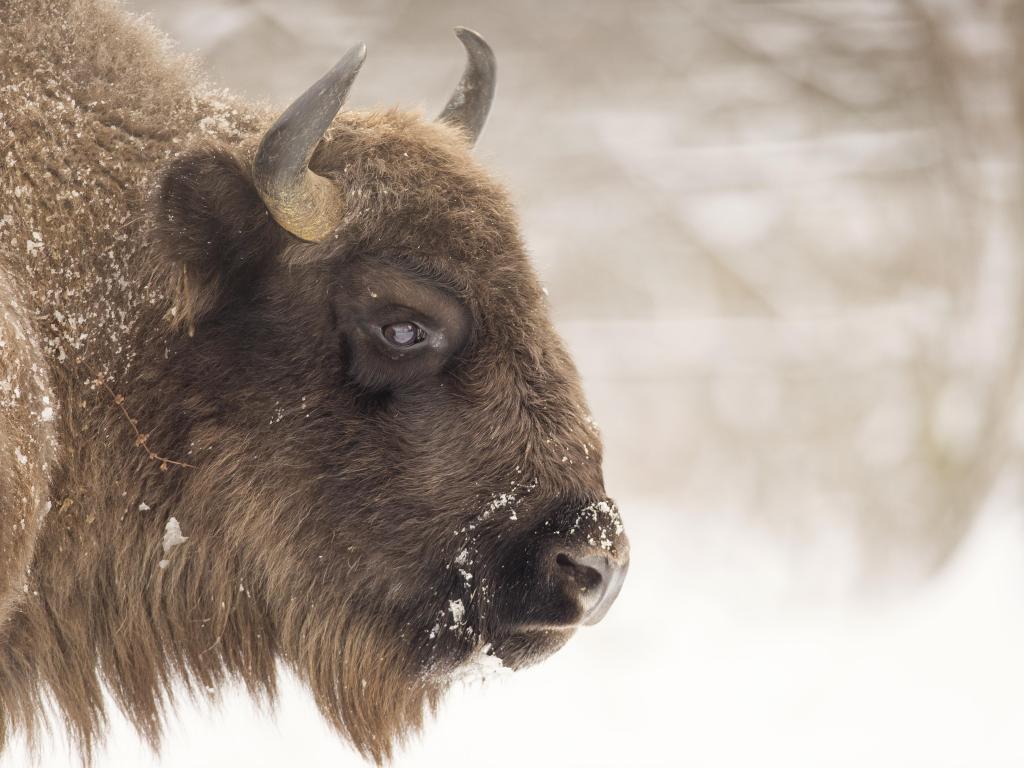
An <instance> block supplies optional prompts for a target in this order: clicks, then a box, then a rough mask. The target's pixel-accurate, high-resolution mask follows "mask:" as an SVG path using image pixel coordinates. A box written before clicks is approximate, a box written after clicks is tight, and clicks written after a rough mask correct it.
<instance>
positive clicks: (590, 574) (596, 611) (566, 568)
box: [555, 552, 629, 624]
mask: <svg viewBox="0 0 1024 768" xmlns="http://www.w3.org/2000/svg"><path fill="white" fill-rule="evenodd" d="M555 564H556V567H557V570H558V574H559V576H560V577H561V578H562V579H563V580H565V581H566V582H567V584H566V586H567V587H568V590H569V592H570V593H571V594H576V595H577V597H578V600H579V603H580V608H581V609H582V611H583V613H582V616H581V617H580V623H581V624H596V623H597V622H599V621H600V620H601V619H603V618H604V615H605V614H606V613H608V609H609V608H611V607H612V603H614V602H615V598H616V597H618V596H619V590H621V589H622V583H623V581H625V579H626V571H627V570H629V561H628V560H626V561H624V562H619V561H617V560H613V559H612V558H610V557H608V556H607V555H605V554H600V553H595V552H586V553H584V554H570V553H568V552H559V553H558V554H557V555H556V556H555Z"/></svg>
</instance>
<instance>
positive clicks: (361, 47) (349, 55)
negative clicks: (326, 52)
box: [338, 40, 366, 67]
mask: <svg viewBox="0 0 1024 768" xmlns="http://www.w3.org/2000/svg"><path fill="white" fill-rule="evenodd" d="M342 61H352V62H353V63H354V64H355V66H356V67H361V66H363V62H364V61H366V43H364V42H363V41H362V40H360V41H359V42H358V43H356V44H355V45H353V46H352V47H351V48H349V49H348V50H347V51H345V55H344V56H342V57H341V61H339V62H338V63H339V64H340V63H341V62H342Z"/></svg>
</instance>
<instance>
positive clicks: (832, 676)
mask: <svg viewBox="0 0 1024 768" xmlns="http://www.w3.org/2000/svg"><path fill="white" fill-rule="evenodd" d="M1016 498H1017V494H1016V493H1014V492H1004V493H1002V494H1000V495H999V497H998V498H996V499H995V500H994V501H992V502H990V503H989V505H988V507H987V509H986V511H985V513H984V515H983V517H982V519H981V520H980V522H979V525H978V527H977V528H976V529H975V530H974V532H973V534H972V535H971V536H970V538H969V539H968V541H967V542H966V544H965V546H964V547H963V548H962V549H961V550H960V551H959V553H958V555H957V556H956V558H955V559H954V560H953V562H951V563H950V565H949V566H948V568H947V569H946V570H945V571H943V572H942V573H941V574H940V575H939V576H938V577H936V578H935V579H934V580H932V581H930V582H928V583H926V584H925V585H924V586H923V587H919V588H917V589H915V590H912V591H908V592H906V593H904V594H902V595H899V596H896V597H893V596H891V595H890V596H889V597H884V598H871V599H869V598H864V597H861V598H858V599H856V600H853V599H841V598H838V597H836V596H835V595H834V594H829V593H830V591H831V590H828V589H824V590H823V589H819V588H818V585H820V584H821V583H826V582H827V581H828V577H829V574H828V570H829V562H830V561H831V560H832V559H833V558H835V559H837V560H839V559H841V558H842V557H843V554H842V552H840V551H835V552H831V553H830V552H828V551H824V550H823V551H819V552H817V553H816V555H815V556H814V557H810V558H808V557H803V556H802V554H801V553H793V552H788V551H785V550H783V549H782V548H781V546H780V545H778V544H777V543H773V541H772V540H771V539H770V538H766V537H765V536H764V535H762V534H759V533H758V532H757V531H756V530H755V529H754V528H752V527H751V526H750V525H738V524H733V523H731V522H726V521H722V520H719V521H717V522H716V521H709V520H706V519H704V520H702V521H701V522H699V523H698V522H695V521H698V520H701V518H698V517H695V516H687V515H685V514H681V513H679V512H677V511H675V510H671V509H666V508H663V507H659V506H653V505H644V504H642V503H633V504H630V503H629V502H628V500H627V502H626V504H625V505H624V506H625V508H626V509H627V510H628V518H627V522H628V525H629V530H630V534H631V537H632V542H633V551H634V555H633V565H632V567H631V571H630V576H629V579H628V580H627V583H626V586H625V588H624V589H623V592H622V595H621V597H620V600H619V602H618V603H617V604H616V605H615V607H614V608H613V610H612V611H611V613H610V614H609V615H608V617H607V618H606V620H605V621H604V622H602V623H601V624H599V625H597V626H595V627H591V628H587V629H585V630H583V631H581V632H580V633H579V635H578V636H577V637H576V638H575V639H574V640H573V641H572V642H571V643H570V645H569V646H567V647H566V648H565V649H564V650H563V651H561V652H560V653H559V654H557V655H556V656H555V657H553V658H552V659H550V660H549V661H548V662H546V663H544V664H543V665H541V666H539V667H537V668H534V669H531V670H527V671H524V672H519V673H515V674H510V675H507V676H502V677H499V678H497V679H492V680H491V681H489V682H487V683H484V684H480V683H474V684H470V685H466V686H464V687H461V688H459V689H457V690H456V691H454V692H453V694H452V695H451V696H450V697H449V699H448V701H447V702H446V703H445V705H444V706H443V708H442V710H441V712H440V713H439V715H438V717H437V718H436V720H435V721H434V722H433V723H432V724H431V725H430V726H429V727H428V728H427V730H426V733H425V734H424V735H423V736H422V738H420V739H418V740H415V741H414V742H412V743H411V744H410V745H409V746H408V747H407V748H406V749H405V750H404V751H403V752H401V753H400V754H399V756H398V758H397V760H396V764H397V765H399V766H417V767H419V766H445V768H450V766H453V765H474V766H515V767H516V768H520V767H521V766H524V765H538V766H547V765H559V766H563V768H570V767H571V766H580V767H581V768H582V767H584V766H585V767H587V768H594V767H596V766H630V767H636V766H687V767H697V766H708V767H711V766H714V767H715V768H726V767H731V766H737V767H738V768H739V767H742V768H750V766H758V767H759V768H765V767H767V766H785V767H786V768H801V767H804V766H806V768H822V767H823V766H825V767H836V768H839V767H846V766H849V767H850V768H865V766H871V767H872V768H889V767H890V766H891V768H914V767H915V766H921V768H945V767H949V768H954V767H958V768H959V767H962V768H995V767H996V766H1007V767H1009V766H1014V767H1018V766H1020V765H1024V727H1022V725H1024V651H1022V649H1024V516H1022V515H1021V514H1020V512H1019V507H1016V503H1015V500H1016ZM803 554H806V553H803ZM794 555H795V556H794ZM166 745H167V747H166V751H165V753H164V755H163V758H162V759H161V760H156V759H155V758H154V757H153V756H152V754H151V753H149V752H148V750H147V749H146V747H144V746H143V745H142V743H141V742H140V741H139V739H138V738H137V737H136V736H135V735H134V734H133V732H132V731H131V730H130V728H129V727H128V726H127V724H126V723H125V721H124V720H123V719H121V718H120V717H116V718H115V719H114V724H113V728H112V731H111V734H110V740H109V743H108V747H107V750H106V751H105V752H104V753H103V754H102V755H101V756H100V759H99V760H98V761H97V765H98V766H99V768H107V767H108V766H109V767H110V768H114V767H117V768H120V767H122V766H123V767H124V768H129V767H130V768H136V767H139V766H161V768H172V767H173V768H177V767H178V766H181V768H202V766H211V767H212V766H218V767H219V766H224V765H237V766H246V768H259V767H261V766H267V767H268V768H269V767H270V766H273V767H274V768H279V766H282V765H296V766H298V765H301V766H304V767H308V768H313V767H314V766H358V765H362V763H361V761H360V759H359V757H358V756H357V755H355V754H354V753H353V752H352V751H351V750H349V749H348V748H347V747H345V746H344V745H343V744H342V743H341V742H340V741H339V740H338V739H337V738H336V737H335V736H334V735H333V734H332V733H330V732H329V731H328V729H327V728H326V727H325V726H324V725H323V724H322V722H321V720H320V718H319V716H318V715H317V713H316V710H315V708H314V706H313V704H312V702H311V700H310V698H309V697H308V696H307V695H306V694H305V692H304V691H303V690H302V689H301V688H300V687H299V686H298V685H297V684H296V683H295V682H294V681H293V680H291V679H289V680H287V681H286V683H285V685H284V686H283V696H282V701H281V703H280V706H279V708H278V711H277V713H276V715H270V714H268V713H266V712H260V711H258V710H257V709H256V708H255V707H254V706H253V705H252V704H251V703H250V702H249V700H248V699H247V698H246V697H245V696H244V694H242V693H240V692H238V691H233V692H231V693H230V694H229V695H228V696H227V697H226V699H225V701H224V703H223V706H222V707H221V708H219V709H218V710H212V709H211V708H209V707H206V706H195V707H185V708H183V709H182V711H181V712H180V717H179V719H177V720H176V721H174V722H172V723H171V724H170V727H169V730H168V735H167V742H166ZM65 749H66V748H65V746H64V745H63V744H62V743H61V741H60V739H59V738H57V739H55V740H54V742H53V743H52V744H50V745H49V746H48V747H47V749H46V751H45V753H44V755H43V758H42V762H41V764H42V765H43V766H47V768H49V766H58V765H66V764H69V762H68V757H67V752H66V751H65ZM2 765H3V766H5V767H6V766H11V768H14V767H17V768H20V766H22V765H28V762H27V758H26V756H25V753H24V752H23V751H16V752H14V753H13V754H11V755H9V756H8V757H7V758H6V759H4V760H3V761H2Z"/></svg>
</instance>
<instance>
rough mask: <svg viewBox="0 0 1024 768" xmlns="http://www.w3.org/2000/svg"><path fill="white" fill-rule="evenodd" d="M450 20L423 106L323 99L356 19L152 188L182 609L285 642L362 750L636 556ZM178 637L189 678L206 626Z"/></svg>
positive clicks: (473, 71)
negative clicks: (441, 61)
mask: <svg viewBox="0 0 1024 768" xmlns="http://www.w3.org/2000/svg"><path fill="white" fill-rule="evenodd" d="M458 34H459V37H460V39H461V40H462V42H463V43H464V45H465V46H466V49H467V51H468V53H469V63H468V66H467V68H466V71H465V73H464V75H463V78H462V82H461V83H460V85H459V87H458V89H457V90H456V92H455V94H454V95H453V96H452V98H451V100H450V101H449V103H448V105H447V107H446V108H445V109H444V111H443V112H442V114H441V117H440V119H439V120H438V121H435V122H430V121H425V120H422V119H421V118H420V117H418V116H416V115H411V114H407V113H404V112H399V111H386V112H374V113H365V114H361V113H342V114H341V115H338V112H339V110H340V107H341V105H342V102H343V100H344V97H345V94H346V92H347V90H348V88H349V86H350V85H351V83H352V81H353V79H354V77H355V75H356V72H357V71H358V69H359V67H360V65H361V63H362V60H363V56H364V49H363V47H362V46H359V47H356V48H354V49H352V50H351V51H350V52H349V53H348V54H347V55H346V56H345V57H344V58H343V59H342V60H341V62H339V64H338V65H337V66H336V67H335V68H334V69H332V70H331V71H330V72H329V73H328V74H327V75H326V76H325V77H324V78H323V79H321V80H320V81H319V82H317V83H316V84H315V85H314V86H313V87H312V88H310V89H309V90H308V91H307V92H306V93H305V94H303V95H302V96H301V97H300V98H299V99H298V100H297V101H296V102H295V103H294V104H293V105H292V106H291V107H290V108H289V109H288V110H287V111H286V112H285V113H284V114H283V115H282V116H281V117H280V118H279V119H278V120H277V122H276V123H275V124H274V125H273V126H272V127H270V129H269V130H268V131H267V132H266V133H265V134H264V135H263V136H262V138H261V140H260V141H259V143H258V145H257V142H256V141H253V142H252V144H245V143H243V144H242V145H241V146H239V147H233V148H229V147H224V146H207V147H201V148H199V149H195V150H192V151H191V152H189V153H187V154H185V155H183V156H180V157H179V158H177V159H176V160H175V161H173V162H172V164H171V165H170V167H169V169H168V170H167V172H166V174H165V176H164V178H163V182H162V186H161V189H160V195H159V211H158V216H157V219H158V223H157V228H156V242H157V244H158V247H159V248H160V249H161V250H162V252H163V253H164V254H165V257H166V260H167V261H168V263H170V264H172V265H173V271H174V274H175V275H176V279H177V280H178V284H179V291H178V299H177V302H176V305H175V309H174V313H175V317H176V320H177V321H178V322H179V323H180V324H181V326H182V327H183V328H186V329H187V330H188V333H182V334H181V335H180V338H179V339H177V340H176V341H175V342H173V343H172V344H171V346H170V347H169V348H168V350H167V354H166V357H167V365H166V370H165V371H164V372H163V373H162V376H164V377H165V381H173V383H174V385H175V386H176V387H177V389H178V391H181V392H182V393H183V397H182V402H183V404H184V406H183V408H182V409H181V416H180V418H181V422H180V424H178V425H177V428H176V433H178V434H183V435H186V437H185V438H184V439H185V442H183V443H182V449H183V450H186V451H187V455H188V456H190V462H191V463H192V464H194V468H192V469H188V470H183V471H181V472H180V473H177V475H178V477H179V478H180V480H179V482H180V484H181V487H180V494H179V498H180V502H179V504H178V505H177V507H176V508H177V509H180V510H182V513H181V514H180V515H179V519H180V520H181V524H182V527H183V528H184V529H185V532H186V533H187V534H188V535H189V537H190V539H189V545H188V546H187V547H183V548H182V552H181V553H180V554H179V553H176V556H175V557H173V558H171V559H170V561H169V564H168V567H167V569H166V571H165V573H164V576H163V578H164V579H165V580H166V582H167V584H166V585H165V587H166V588H165V592H166V593H172V594H180V595H183V596H189V595H191V596H192V598H193V599H194V600H195V599H202V600H207V601H209V602H210V605H209V606H205V607H203V608H202V610H207V609H208V611H209V618H208V619H207V620H208V621H209V626H207V625H206V624H204V625H202V627H201V629H198V630H197V629H196V627H195V626H193V627H192V628H191V629H190V630H189V631H190V632H193V634H194V633H196V632H200V633H208V634H209V635H210V637H211V638H213V639H214V641H215V642H216V644H217V645H218V647H219V648H220V649H221V650H220V651H219V655H220V663H222V664H224V665H225V666H226V667H228V668H229V669H231V670H233V671H235V672H238V673H240V674H242V675H243V676H244V677H245V678H246V679H247V680H249V679H250V678H252V679H255V678H258V677H259V673H260V671H261V670H265V669H266V667H267V666H268V665H269V666H272V665H273V659H275V658H281V659H283V660H285V662H286V663H288V664H289V665H290V666H292V667H293V668H294V669H295V670H296V672H297V673H298V674H299V676H300V677H301V678H302V679H304V680H305V681H306V682H307V683H308V684H309V685H310V686H311V688H312V690H313V692H314V694H315V696H316V698H317V701H318V703H319V705H320V707H321V709H322V710H323V711H324V713H325V714H326V716H327V717H328V718H329V719H330V720H331V721H332V722H333V723H334V724H335V725H336V726H337V727H338V728H339V729H341V730H343V731H344V732H345V733H347V734H348V735H349V737H350V738H351V739H352V740H353V741H354V742H355V744H356V745H357V746H358V747H359V748H360V749H362V750H363V751H364V752H366V753H368V754H370V755H371V756H374V757H376V758H377V759H381V758H382V757H384V756H386V755H387V754H388V753H389V749H390V743H391V742H392V741H393V740H394V739H395V738H396V737H398V736H400V735H401V734H402V733H403V732H404V731H405V730H406V729H408V728H410V727H415V726H417V725H418V724H419V722H420V719H421V717H422V713H423V709H424V705H432V704H433V703H435V702H436V701H437V697H438V696H439V695H440V693H441V692H442V691H443V689H444V687H445V685H446V683H447V681H448V680H449V679H450V678H451V676H452V673H453V672H455V671H457V670H458V669H459V667H460V666H462V665H463V664H465V663H466V662H467V661H469V660H471V659H472V658H473V657H474V656H476V655H478V654H480V653H481V652H486V653H490V654H493V655H496V656H497V657H499V658H500V659H501V660H502V661H503V662H504V663H505V664H507V665H509V666H511V667H520V666H523V665H526V664H529V663H531V662H533V661H536V660H538V659H541V658H543V657H545V656H546V655H548V654H550V653H552V652H553V651H555V650H556V649H557V648H559V647H560V646H561V645H562V644H563V643H565V641H566V640H567V639H568V638H569V637H570V635H572V633H573V632H574V631H575V629H576V628H577V627H578V626H579V625H581V624H589V623H593V622H596V621H597V620H599V619H600V618H601V617H602V616H603V615H604V613H605V612H606V611H607V609H608V607H609V605H610V604H611V602H612V601H613V600H614V599H615V596H616V594H617V592H618V590H619V587H620V586H621V583H622V579H623V576H624V574H625V570H626V565H627V560H628V544H627V541H626V538H625V536H624V535H623V533H622V526H621V523H620V520H619V516H618V513H617V510H616V508H615V505H614V503H613V502H612V501H610V500H609V499H608V497H607V495H606V492H605V488H604V484H603V480H602V474H601V444H600V439H599V437H598V434H597V431H596V430H595V428H594V425H593V423H592V421H591V419H590V416H589V415H588V411H587V407H586V405H585V402H584V398H583V395H582V393H581V391H580V386H579V382H578V376H577V373H576V371H575V369H574V367H573V364H572V362H571V360H570V358H569V356H568V355H567V354H566V352H565V349H564V348H563V346H562V344H561V342H560V340H559V338H558V336H557V334H556V333H555V331H554V330H553V328H552V326H551V323H550V320H549V318H548V308H547V304H546V300H545V295H544V291H543V290H542V288H541V287H540V285H539V283H538V280H537V278H536V276H535V274H534V272H533V270H532V268H531V266H530V264H529V262H528V260H527V257H526V255H525V252H524V248H523V244H522V242H521V239H520V237H519V233H518V226H517V222H516V218H515V216H514V214H513V211H512V208H511V206H510V205H509V202H508V200H507V197H506V194H505V193H504V191H503V190H502V189H501V188H500V187H499V186H498V185H497V184H495V183H494V182H493V181H492V180H490V179H489V178H488V176H487V175H486V174H485V173H484V172H483V171H482V170H481V168H480V167H479V166H478V165H477V164H476V163H475V162H474V160H473V159H472V158H471V156H470V149H471V147H472V144H473V142H474V140H475V138H476V136H477V134H478V132H479V130H480V129H481V128H482V126H483V123H484V120H485V118H486V114H487V110H488V107H489V105H490V101H491V97H492V94H493V90H494V60H493V55H492V54H491V51H490V49H489V48H488V46H487V45H486V43H484V42H483V40H481V39H480V38H479V37H478V36H476V35H475V34H474V33H472V32H469V31H468V30H461V29H460V30H458ZM211 584H213V585H216V586H217V590H215V591H214V593H213V594H212V596H209V595H210V585H211ZM200 594H205V595H208V596H207V597H205V598H198V597H196V596H197V595H200ZM182 599H186V598H185V597H183V598H182ZM192 610H193V611H195V610H196V608H195V606H194V605H193V606H192ZM167 632H168V633H171V634H175V635H177V633H178V630H177V629H175V628H174V627H168V628H167ZM181 643H184V644H185V646H186V647H189V648H191V647H194V648H195V649H196V652H195V653H192V652H190V651H186V652H184V659H183V662H182V663H183V665H184V666H186V667H188V668H189V669H190V672H191V673H192V674H193V675H198V677H200V678H202V677H203V675H204V669H206V666H204V665H206V663H207V662H206V661H204V660H203V659H202V658H201V657H200V654H199V651H200V650H203V651H206V650H208V648H207V647H205V646H207V645H208V643H205V642H200V641H198V640H195V639H193V638H181ZM205 674H211V675H212V674H213V673H212V672H208V673H205Z"/></svg>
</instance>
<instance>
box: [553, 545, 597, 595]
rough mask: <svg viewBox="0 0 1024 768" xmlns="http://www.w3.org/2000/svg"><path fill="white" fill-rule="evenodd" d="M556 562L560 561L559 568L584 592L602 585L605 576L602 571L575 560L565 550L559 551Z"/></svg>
mask: <svg viewBox="0 0 1024 768" xmlns="http://www.w3.org/2000/svg"><path fill="white" fill-rule="evenodd" d="M555 562H556V563H558V567H559V570H561V571H562V573H563V574H565V575H566V576H568V577H569V578H571V579H573V580H574V581H575V582H576V584H578V585H579V588H580V589H581V590H582V591H584V592H589V591H590V590H592V589H594V588H595V587H600V586H601V582H603V581H604V578H603V577H602V575H601V572H600V571H598V570H597V569H595V568H592V567H590V566H589V565H584V564H583V563H581V562H578V561H577V560H573V559H572V558H571V557H570V556H569V555H567V554H565V552H559V553H558V554H557V555H556V556H555Z"/></svg>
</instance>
